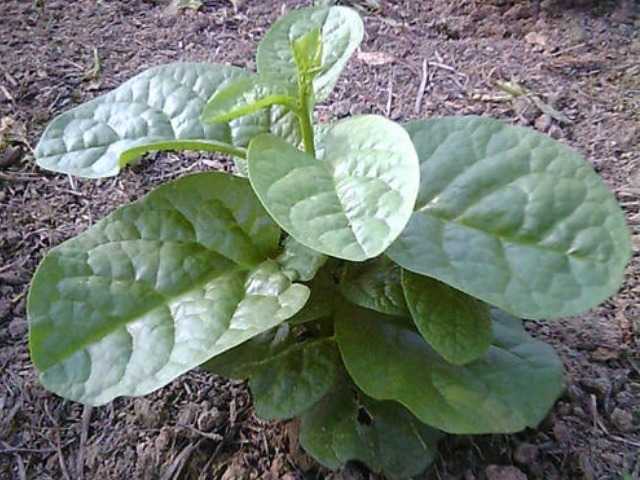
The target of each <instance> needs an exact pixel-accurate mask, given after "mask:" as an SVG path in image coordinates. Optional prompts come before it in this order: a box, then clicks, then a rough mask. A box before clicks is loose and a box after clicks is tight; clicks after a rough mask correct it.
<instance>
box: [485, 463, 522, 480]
mask: <svg viewBox="0 0 640 480" xmlns="http://www.w3.org/2000/svg"><path fill="white" fill-rule="evenodd" d="M484 473H485V475H486V476H487V480H527V476H526V475H525V474H524V473H522V472H521V471H520V470H518V469H517V468H516V467H512V466H508V467H505V466H502V465H489V466H488V467H487V468H486V469H485V471H484Z"/></svg>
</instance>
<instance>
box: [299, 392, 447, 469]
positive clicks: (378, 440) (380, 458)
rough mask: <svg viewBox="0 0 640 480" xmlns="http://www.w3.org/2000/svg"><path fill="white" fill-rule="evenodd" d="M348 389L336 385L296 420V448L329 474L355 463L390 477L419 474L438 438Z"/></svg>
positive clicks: (394, 407) (390, 407) (403, 413)
mask: <svg viewBox="0 0 640 480" xmlns="http://www.w3.org/2000/svg"><path fill="white" fill-rule="evenodd" d="M354 390H355V389H352V388H351V386H350V385H349V384H347V383H346V382H340V383H338V384H337V385H336V387H335V388H334V389H333V390H332V391H330V392H329V394H328V395H327V396H326V397H325V398H323V399H322V400H321V401H320V402H318V403H317V404H316V405H315V406H314V407H313V408H312V409H311V410H309V411H308V412H307V413H305V414H304V415H303V416H302V422H301V425H300V443H301V444H302V447H303V448H304V449H305V450H306V451H307V452H308V453H309V454H310V455H311V456H312V457H314V458H315V459H316V460H317V461H318V462H320V463H321V464H322V465H324V466H325V467H327V468H330V469H331V470H337V469H338V468H339V467H340V466H341V465H343V464H345V463H347V462H348V461H350V460H359V461H361V462H363V463H364V464H365V465H366V466H367V467H369V468H370V469H371V470H373V471H374V472H377V473H382V474H384V475H386V476H389V477H391V478H406V477H411V476H413V475H418V474H420V473H421V472H422V471H424V469H425V468H427V466H428V465H429V464H430V463H431V462H432V461H433V460H434V457H435V455H436V453H437V442H438V440H439V439H440V436H441V434H440V433H439V432H438V431H436V430H433V429H432V428H429V427H428V426H426V425H424V424H423V423H421V422H419V421H418V420H416V418H415V417H414V416H413V415H411V413H409V412H408V411H407V410H405V409H404V408H403V407H402V406H400V405H398V404H397V403H395V402H378V401H375V400H373V399H371V398H368V397H366V396H365V395H362V393H360V392H357V391H354Z"/></svg>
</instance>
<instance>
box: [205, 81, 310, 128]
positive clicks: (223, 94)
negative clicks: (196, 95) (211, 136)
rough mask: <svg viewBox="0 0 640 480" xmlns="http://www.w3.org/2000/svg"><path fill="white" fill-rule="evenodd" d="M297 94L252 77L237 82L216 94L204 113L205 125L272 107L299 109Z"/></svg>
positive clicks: (281, 85)
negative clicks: (297, 107) (297, 106)
mask: <svg viewBox="0 0 640 480" xmlns="http://www.w3.org/2000/svg"><path fill="white" fill-rule="evenodd" d="M294 95H295V91H292V89H291V88H290V87H288V86H287V85H284V84H281V83H275V82H269V81H266V80H263V79H261V78H260V77H256V76H252V77H247V78H242V79H240V80H237V81H235V82H234V83H232V84H231V85H229V86H228V87H226V88H224V89H220V90H218V91H216V92H215V93H214V94H213V96H212V97H211V98H210V99H209V101H208V102H207V104H206V105H205V107H204V111H203V112H202V121H203V122H205V123H219V122H226V121H229V120H233V119H235V118H238V117H242V116H244V115H248V114H250V113H253V112H255V111H256V110H259V109H262V108H266V107H270V106H272V105H283V106H285V107H287V108H288V109H289V110H295V109H296V102H297V98H296V97H295V96H294Z"/></svg>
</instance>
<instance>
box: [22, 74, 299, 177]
mask: <svg viewBox="0 0 640 480" xmlns="http://www.w3.org/2000/svg"><path fill="white" fill-rule="evenodd" d="M248 75H250V74H249V72H247V71H245V70H243V69H240V68H237V67H231V66H224V65H207V64H195V63H175V64H169V65H163V66H160V67H155V68H151V69H149V70H147V71H145V72H143V73H141V74H139V75H137V76H135V77H133V78H132V79H130V80H128V81H127V82H125V83H124V84H122V85H121V86H120V87H118V88H116V89H115V90H113V91H111V92H109V93H107V94H105V95H102V96H100V97H97V98H95V99H94V100H91V101H90V102H87V103H85V104H83V105H80V106H79V107H76V108H74V109H71V110H69V111H68V112H66V113H63V114H62V115H60V116H58V117H57V118H56V119H54V121H53V122H51V124H50V125H49V126H48V127H47V129H46V130H45V132H44V134H43V135H42V138H41V140H40V142H39V143H38V145H37V147H36V149H35V152H34V153H35V157H36V160H37V162H38V165H40V166H41V167H42V168H46V169H48V170H53V171H56V172H62V173H69V174H71V175H76V176H79V177H87V178H100V177H109V176H113V175H116V174H117V173H118V172H119V171H120V170H121V169H122V168H123V167H124V166H125V165H126V164H128V163H131V162H133V161H134V160H136V159H137V158H139V157H140V155H142V154H143V153H145V152H149V151H157V150H209V151H216V152H223V153H228V154H232V155H236V154H242V155H244V152H245V148H246V147H247V145H248V144H249V141H250V140H251V139H252V138H253V137H254V136H255V135H258V134H262V133H266V132H272V133H274V134H276V135H281V136H283V137H285V138H288V139H291V137H290V136H287V135H289V134H293V137H294V138H295V137H296V135H297V137H298V138H299V132H298V131H297V130H299V127H298V125H297V123H294V121H295V117H293V116H291V115H286V112H281V111H273V110H274V109H275V108H276V107H274V108H272V109H268V108H267V109H263V110H261V111H258V112H255V113H254V114H252V115H249V116H247V117H243V118H241V119H237V120H233V121H230V122H222V123H217V124H214V125H204V124H202V123H201V122H200V115H201V114H202V109H203V108H204V105H205V104H206V102H207V100H208V99H209V98H210V97H211V96H212V95H213V94H214V93H215V92H216V91H218V90H220V89H224V88H226V87H227V86H229V85H231V84H233V83H234V82H236V81H238V80H240V79H243V78H245V77H247V76H248ZM298 141H299V140H296V142H298Z"/></svg>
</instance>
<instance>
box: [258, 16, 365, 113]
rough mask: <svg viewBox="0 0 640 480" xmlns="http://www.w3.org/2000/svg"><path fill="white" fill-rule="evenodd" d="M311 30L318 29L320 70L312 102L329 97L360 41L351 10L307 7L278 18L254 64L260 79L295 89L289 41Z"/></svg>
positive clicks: (358, 26) (360, 27)
mask: <svg viewBox="0 0 640 480" xmlns="http://www.w3.org/2000/svg"><path fill="white" fill-rule="evenodd" d="M314 29H319V30H320V41H321V42H322V67H321V69H320V71H319V72H318V74H317V75H316V76H315V77H314V79H313V87H314V92H315V99H316V101H318V102H320V101H322V100H324V99H326V98H327V97H328V96H329V94H330V93H331V91H332V90H333V88H334V87H335V85H336V82H337V81H338V78H339V77H340V73H341V72H342V70H343V69H344V67H345V65H346V64H347V62H348V61H349V58H350V57H351V55H352V54H353V52H354V51H355V49H356V48H357V47H358V45H360V42H361V41H362V37H363V35H364V26H363V24H362V20H361V19H360V16H359V15H358V14H357V13H356V12H355V11H354V10H352V9H350V8H346V7H328V8H327V7H311V8H303V9H300V10H296V11H293V12H291V13H289V14H288V15H285V16H284V17H281V18H279V19H278V20H277V21H276V22H275V23H274V24H273V26H272V27H271V29H270V30H269V31H268V32H267V34H266V35H265V36H264V38H263V39H262V41H261V42H260V44H259V45H258V53H257V57H256V62H257V67H258V73H259V74H260V76H261V77H263V78H265V79H272V80H275V81H279V82H285V83H288V84H289V85H291V86H296V85H297V80H298V70H297V67H296V62H295V60H294V54H293V50H292V41H293V40H298V39H300V38H301V37H303V36H304V35H305V34H306V33H308V32H309V31H311V30H314Z"/></svg>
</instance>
